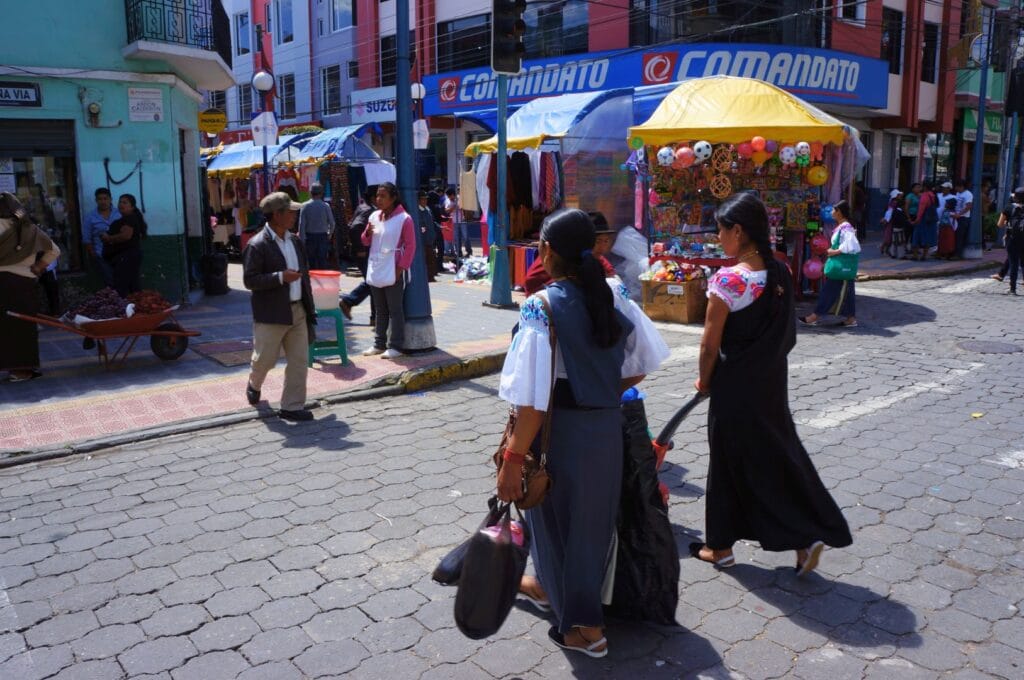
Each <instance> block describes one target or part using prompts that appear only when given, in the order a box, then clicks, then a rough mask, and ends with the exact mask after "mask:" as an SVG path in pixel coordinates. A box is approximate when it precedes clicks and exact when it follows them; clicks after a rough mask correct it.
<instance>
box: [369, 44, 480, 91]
mask: <svg viewBox="0 0 1024 680" xmlns="http://www.w3.org/2000/svg"><path fill="white" fill-rule="evenodd" d="M488 40H489V38H488ZM397 42H398V41H397V40H396V39H395V36H394V35H386V36H384V37H383V38H381V39H380V84H381V87H384V86H387V85H394V84H395V82H396V73H397V67H398V45H397ZM414 61H416V34H415V32H414V31H409V64H410V65H411V64H412V62H414Z"/></svg>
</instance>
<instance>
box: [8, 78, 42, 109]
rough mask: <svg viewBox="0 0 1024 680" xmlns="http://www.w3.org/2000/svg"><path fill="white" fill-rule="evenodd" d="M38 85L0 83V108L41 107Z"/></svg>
mask: <svg viewBox="0 0 1024 680" xmlns="http://www.w3.org/2000/svg"><path fill="white" fill-rule="evenodd" d="M42 105H43V100H42V97H40V96H39V85H37V84H35V83H10V82H3V83H0V106H42Z"/></svg>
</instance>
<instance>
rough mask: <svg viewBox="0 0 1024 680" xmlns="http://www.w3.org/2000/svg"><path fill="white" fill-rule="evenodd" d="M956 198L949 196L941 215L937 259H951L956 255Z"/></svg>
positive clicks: (936, 250) (936, 249)
mask: <svg viewBox="0 0 1024 680" xmlns="http://www.w3.org/2000/svg"><path fill="white" fill-rule="evenodd" d="M955 214H956V197H955V196H948V197H947V198H946V205H945V207H944V208H943V210H942V212H941V213H940V214H939V236H938V245H937V246H936V248H935V257H938V258H943V259H946V260H948V259H950V258H952V257H953V255H954V254H955V253H956V218H955V217H954V215H955Z"/></svg>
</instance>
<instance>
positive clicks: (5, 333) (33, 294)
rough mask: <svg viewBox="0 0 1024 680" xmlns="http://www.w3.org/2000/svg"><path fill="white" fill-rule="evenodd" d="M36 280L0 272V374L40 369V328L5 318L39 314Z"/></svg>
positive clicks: (11, 318) (18, 320) (12, 318)
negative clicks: (0, 342) (2, 372)
mask: <svg viewBox="0 0 1024 680" xmlns="http://www.w3.org/2000/svg"><path fill="white" fill-rule="evenodd" d="M37 287H38V286H37V281H36V280H35V279H30V278H28V277H27V276H18V275H17V274H12V273H10V272H0V338H3V339H4V341H3V345H2V346H3V349H0V371H18V370H22V371H27V370H30V369H34V368H39V329H38V328H37V327H36V325H35V324H34V323H30V322H28V321H22V320H21V319H16V318H14V317H13V316H8V315H7V312H8V311H11V312H18V313H20V314H38V313H39V291H38V290H37Z"/></svg>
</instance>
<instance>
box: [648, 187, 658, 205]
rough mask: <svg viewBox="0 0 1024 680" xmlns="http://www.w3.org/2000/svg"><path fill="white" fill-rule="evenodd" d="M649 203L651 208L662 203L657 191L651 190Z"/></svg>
mask: <svg viewBox="0 0 1024 680" xmlns="http://www.w3.org/2000/svg"><path fill="white" fill-rule="evenodd" d="M647 203H648V204H649V205H650V206H651V207H654V206H656V205H658V204H659V203H661V197H660V196H658V192H657V191H655V190H654V189H651V190H650V191H649V192H648V193H647Z"/></svg>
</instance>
